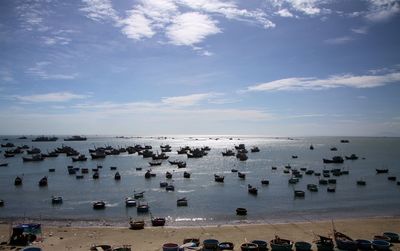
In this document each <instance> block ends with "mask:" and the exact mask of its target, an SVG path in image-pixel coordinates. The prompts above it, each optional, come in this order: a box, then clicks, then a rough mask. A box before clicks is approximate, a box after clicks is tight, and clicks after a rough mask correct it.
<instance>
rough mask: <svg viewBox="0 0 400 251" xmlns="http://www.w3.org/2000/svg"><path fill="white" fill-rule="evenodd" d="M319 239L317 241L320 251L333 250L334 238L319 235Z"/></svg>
mask: <svg viewBox="0 0 400 251" xmlns="http://www.w3.org/2000/svg"><path fill="white" fill-rule="evenodd" d="M318 237H319V239H318V240H317V241H315V244H316V245H317V250H318V251H333V248H334V244H333V240H332V238H329V237H325V236H321V235H318Z"/></svg>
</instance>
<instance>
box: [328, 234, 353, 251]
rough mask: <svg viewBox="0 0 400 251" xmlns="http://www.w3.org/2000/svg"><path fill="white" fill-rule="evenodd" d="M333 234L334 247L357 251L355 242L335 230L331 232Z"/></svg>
mask: <svg viewBox="0 0 400 251" xmlns="http://www.w3.org/2000/svg"><path fill="white" fill-rule="evenodd" d="M333 234H334V237H335V242H336V247H337V248H338V249H342V250H350V251H351V250H357V248H358V247H357V242H355V241H354V240H353V239H352V238H350V237H349V236H347V235H345V234H343V233H340V232H338V231H336V230H333Z"/></svg>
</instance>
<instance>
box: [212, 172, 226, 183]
mask: <svg viewBox="0 0 400 251" xmlns="http://www.w3.org/2000/svg"><path fill="white" fill-rule="evenodd" d="M224 179H225V177H224V176H222V175H217V174H214V180H215V182H219V183H223V182H224Z"/></svg>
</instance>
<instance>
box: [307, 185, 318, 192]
mask: <svg viewBox="0 0 400 251" xmlns="http://www.w3.org/2000/svg"><path fill="white" fill-rule="evenodd" d="M307 190H308V191H310V192H318V186H317V185H316V184H307Z"/></svg>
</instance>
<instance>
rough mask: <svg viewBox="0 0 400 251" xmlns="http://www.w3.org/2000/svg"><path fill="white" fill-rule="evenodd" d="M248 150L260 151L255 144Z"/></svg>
mask: <svg viewBox="0 0 400 251" xmlns="http://www.w3.org/2000/svg"><path fill="white" fill-rule="evenodd" d="M250 151H251V152H252V153H258V152H259V151H260V148H258V147H257V146H253V147H252V148H251V149H250Z"/></svg>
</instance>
